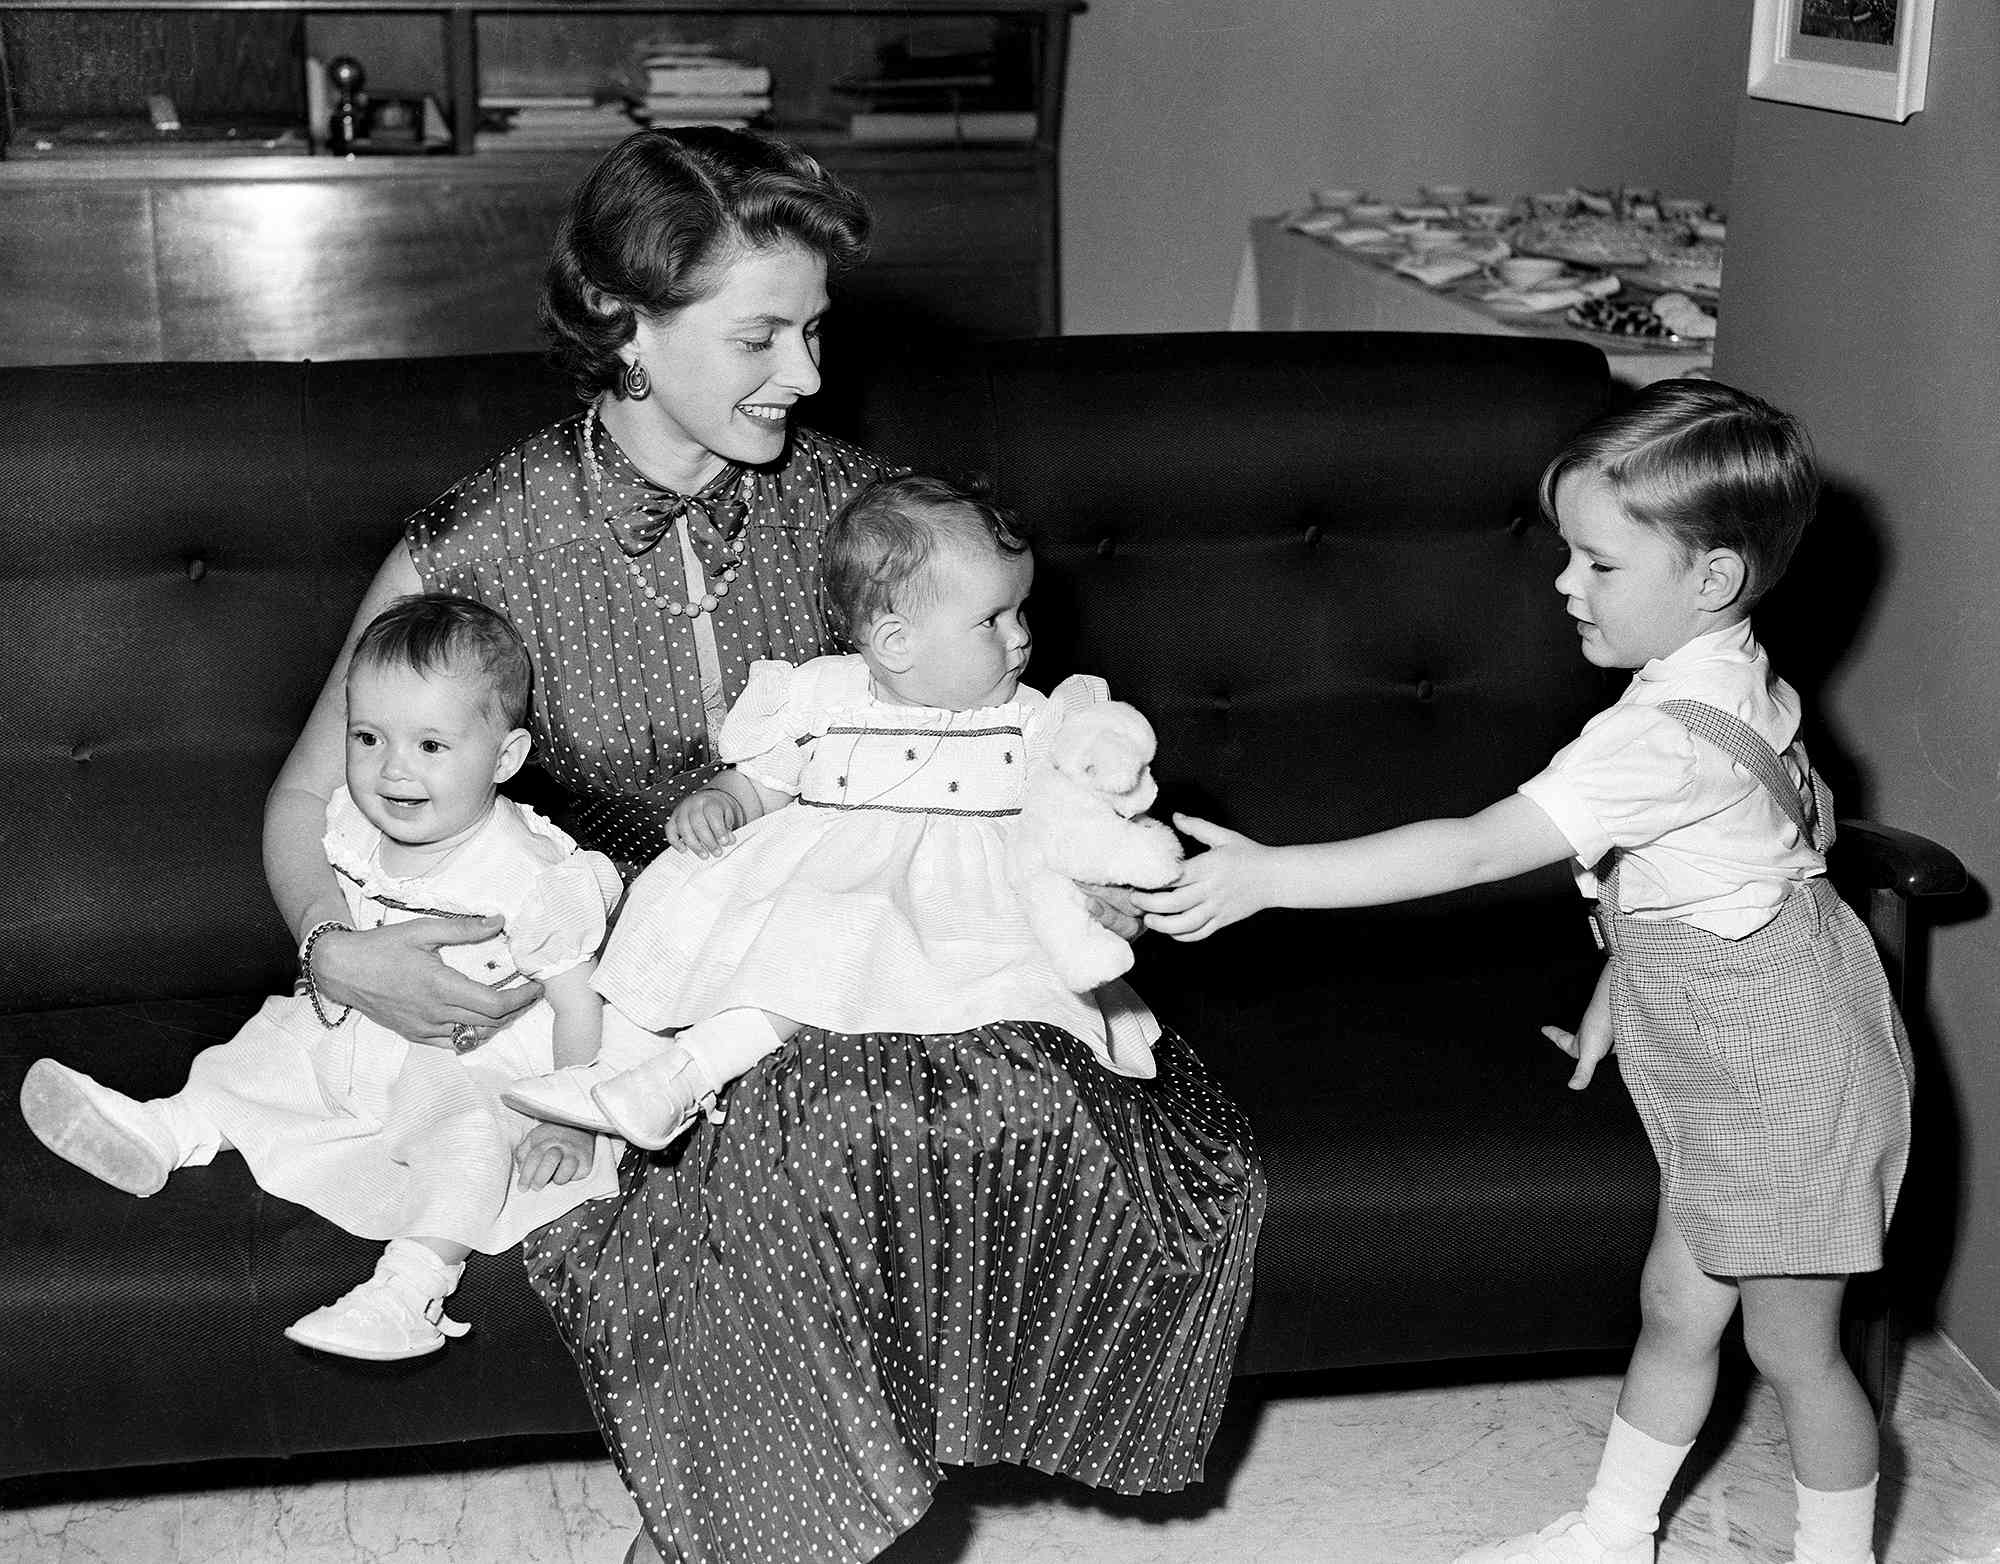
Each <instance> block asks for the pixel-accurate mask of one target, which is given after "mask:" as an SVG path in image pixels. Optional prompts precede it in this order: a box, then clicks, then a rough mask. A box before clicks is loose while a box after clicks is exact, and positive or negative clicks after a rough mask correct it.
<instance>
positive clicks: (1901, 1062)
mask: <svg viewBox="0 0 2000 1564" xmlns="http://www.w3.org/2000/svg"><path fill="white" fill-rule="evenodd" d="M1601 922H1602V924H1603V926H1604V927H1605V932H1606V938H1607V942H1608V944H1609V945H1610V947H1611V966H1612V989H1611V1013H1612V1026H1613V1029H1614V1034H1615V1036H1616V1037H1617V1039H1618V1061H1619V1069H1620V1072H1621V1074H1622V1075H1623V1077H1624V1080H1625V1084H1626V1088H1627V1089H1628V1090H1629V1091H1630V1092H1631V1094H1632V1101H1633V1103H1634V1104H1635V1105H1636V1106H1637V1108H1638V1110H1639V1117H1640V1119H1641V1120H1642V1121H1643V1122H1644V1124H1645V1126H1646V1134H1647V1137H1648V1138H1649V1139H1650V1140H1651V1142H1652V1146H1653V1153H1654V1155H1655V1156H1656V1157H1657V1158H1658V1159H1659V1163H1660V1175H1661V1195H1662V1199H1663V1201H1664V1203H1665V1205H1666V1208H1667V1211H1668V1213H1669V1214H1670V1215H1671V1216H1672V1218H1673V1220H1674V1224H1675V1226H1676V1227H1677V1228H1678V1229H1679V1231H1680V1234H1681V1236H1682V1238H1684V1239H1685V1240H1686V1241H1687V1246H1688V1250H1689V1252H1690V1253H1691V1254H1692V1255H1693V1256H1694V1258H1695V1263H1696V1264H1698V1265H1699V1266H1700V1267H1701V1268H1702V1269H1703V1270H1704V1271H1707V1272H1709V1273H1710V1274H1712V1275H1717V1276H1804V1275H1848V1274H1852V1273H1856V1272H1862V1271H1873V1270H1878V1269H1880V1267H1881V1264H1882V1246H1883V1238H1884V1235H1885V1234H1886V1232H1887V1230H1888V1226H1889V1219H1890V1217H1891V1216H1892V1215H1893V1214H1894V1212H1895V1208H1896V1196H1897V1193H1898V1192H1899V1190H1900V1189H1901V1186H1902V1181H1903V1172H1904V1168H1905V1165H1906V1163H1907V1161H1908V1157H1909V1143H1910V1086H1911V1078H1912V1065H1911V1056H1910V1044H1909V1039H1908V1037H1907V1036H1906V1035H1905V1034H1904V1030H1903V1022H1902V1018H1901V1017H1900V1016H1899V1015H1898V1014H1897V1013H1896V1007H1895V1002H1894V1000H1893V999H1892V997H1891V996H1890V993H1889V986H1888V983H1887V981H1886V980H1885V979H1884V977H1883V974H1882V964H1881V961H1880V959H1879V958H1878V957H1877V956H1876V954H1875V947H1874V944H1873V942H1872V941H1871V940H1870V939H1869V936H1868V931H1867V930H1866V929H1865V928H1863V927H1862V925H1861V921H1860V919H1858V918H1856V917H1855V916H1854V914H1853V912H1852V911H1851V910H1850V909H1849V908H1848V906H1847V904H1846V903H1845V902H1843V901H1842V900H1841V899H1840V897H1839V895H1838V894H1837V893H1836V892H1835V891H1834V889H1833V887H1832V886H1831V885H1829V884H1828V883H1827V882H1826V880H1825V879H1824V878H1818V879H1813V880H1808V881H1806V882H1805V883H1804V884H1802V885H1800V886H1799V887H1798V888H1797V889H1795V890H1794V891H1793V892H1792V893H1791V895H1790V896H1788V897H1787V898H1786V900H1785V902H1784V904H1783V905H1782V906H1781V907H1780V909H1779V911H1778V915H1777V916H1776V917H1775V918H1773V919H1772V921H1771V922H1770V923H1768V924H1766V925H1765V926H1764V927H1763V928H1761V929H1759V930H1758V931H1757V932H1756V933H1754V934H1751V935H1749V936H1747V937H1746V938H1743V939H1740V940H1727V939H1723V938H1721V937H1720V936H1718V935H1714V934H1710V933H1708V932H1707V931H1706V930H1704V929H1698V928H1695V927H1693V926H1692V925H1690V924H1686V923H1681V922H1678V921H1675V920H1671V919H1669V920H1665V921H1658V922H1647V921H1642V920H1640V919H1637V918H1632V917H1622V916H1614V917H1608V918H1604V919H1602V920H1601Z"/></svg>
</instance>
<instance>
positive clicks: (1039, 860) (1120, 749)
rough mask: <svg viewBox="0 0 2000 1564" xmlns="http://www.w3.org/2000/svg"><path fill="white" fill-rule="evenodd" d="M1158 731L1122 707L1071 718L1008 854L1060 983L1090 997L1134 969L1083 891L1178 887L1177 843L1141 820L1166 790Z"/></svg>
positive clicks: (1038, 768)
mask: <svg viewBox="0 0 2000 1564" xmlns="http://www.w3.org/2000/svg"><path fill="white" fill-rule="evenodd" d="M1154 746H1155V740H1154V738H1153V727H1152V724H1151V723H1149V722H1147V721H1146V719H1145V718H1144V717H1143V716H1141V715H1140V713H1139V712H1138V710H1137V709H1136V708H1134V707H1131V706H1128V705H1126V704H1125V703H1124V702H1123V701H1100V702H1098V703H1097V704H1095V705H1092V706H1087V707H1085V708H1083V709H1082V710H1080V711H1072V712H1071V713H1069V715H1067V716H1066V717H1065V718H1064V719H1063V721H1062V724H1061V726H1060V727H1058V728H1057V729H1056V731H1055V733H1054V735H1053V737H1052V738H1051V740H1050V742H1049V745H1048V748H1047V752H1046V754H1045V755H1044V756H1043V757H1042V758H1040V759H1038V760H1037V761H1036V762H1035V764H1034V765H1033V767H1032V768H1031V769H1030V770H1029V772H1028V776H1027V778H1026V780H1025V782H1024V784H1023V791H1022V798H1021V816H1020V819H1019V820H1018V821H1016V822H1015V828H1014V833H1013V837H1012V841H1011V843H1010V846H1009V855H1010V859H1011V862H1010V864H1009V867H1010V869H1011V870H1012V874H1013V880H1014V889H1015V892H1016V894H1018V895H1019V896H1020V898H1021V905H1022V907H1023V909H1024V910H1025V912H1026V913H1027V918H1028V925H1029V927H1030V928H1032V929H1033V930H1034V932H1035V937H1036V938H1037V939H1039V940H1040V941H1041V943H1042V946H1043V948H1044V949H1045V950H1047V951H1048V953H1049V959H1050V961H1051V962H1053V963H1054V965H1055V969H1056V975H1057V976H1058V977H1060V978H1061V979H1062V980H1063V982H1064V983H1066V984H1067V985H1068V986H1069V987H1070V988H1072V989H1075V990H1076V991H1077V992H1078V993H1084V992H1087V991H1089V990H1090V989H1093V988H1096V987H1097V986H1098V985H1099V984H1101V983H1108V982H1110V981H1111V979H1113V978H1115V977H1118V976H1120V975H1121V974H1122V973H1124V972H1125V971H1126V970H1127V969H1128V968H1129V967H1130V966H1131V965H1132V947H1131V945H1130V944H1128V943H1127V942H1126V941H1125V940H1122V939H1120V938H1119V937H1118V936H1117V935H1116V934H1113V933H1112V932H1111V931H1110V930H1109V929H1107V928H1105V927H1104V926H1103V925H1101V924H1100V923H1098V921H1097V920H1096V919H1095V918H1094V917H1092V916H1091V912H1090V904H1089V902H1088V901H1087V900H1086V898H1085V896H1084V893H1083V892H1082V890H1080V889H1079V888H1078V885H1077V882H1078V881H1084V882H1086V883H1090V884H1097V885H1133V886H1138V887H1141V888H1142V889H1147V890H1152V889H1157V888H1158V887H1160V886H1163V885H1170V884H1172V883H1173V881H1174V880H1175V879H1176V878H1178V876H1179V874H1180V867H1181V848H1180V842H1179V840H1178V839H1177V838H1176V837H1175V836H1174V833H1173V832H1172V831H1170V830H1168V829H1167V827H1166V826H1164V825H1162V824H1161V823H1160V822H1159V821H1157V820H1150V819H1143V818H1140V816H1141V815H1142V814H1143V812H1144V811H1145V810H1146V808H1147V807H1148V806H1149V805H1151V803H1152V802H1153V798H1154V796H1155V795H1156V794H1157V793H1158V791H1159V789H1158V788H1157V787H1156V786H1155V785H1154V782H1153V774H1152V772H1151V770H1150V769H1148V768H1149V763H1150V762H1151V761H1152V758H1153V750H1154Z"/></svg>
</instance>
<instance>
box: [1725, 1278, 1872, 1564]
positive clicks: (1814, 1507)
mask: <svg viewBox="0 0 2000 1564" xmlns="http://www.w3.org/2000/svg"><path fill="white" fill-rule="evenodd" d="M1742 1286H1743V1343H1744V1345H1745V1346H1746V1347H1748V1348H1749V1350H1750V1361H1751V1362H1752V1363H1754V1364H1756V1366H1757V1372H1758V1373H1760V1374H1762V1375H1763V1376H1764V1378H1765V1379H1767V1380H1769V1381H1770V1383H1771V1387H1772V1389H1774V1390H1775V1391H1777V1393H1778V1406H1779V1407H1780V1409H1781V1410H1782V1411H1783V1412H1784V1415H1785V1434H1786V1437H1787V1438H1788V1439H1789V1440H1790V1441H1791V1446H1792V1472H1793V1475H1794V1477H1795V1478H1796V1488H1797V1492H1798V1501H1799V1522H1798V1533H1797V1536H1796V1538H1795V1540H1794V1542H1793V1549H1792V1551H1793V1554H1794V1557H1795V1558H1796V1559H1797V1560H1798V1564H1866V1561H1867V1560H1869V1559H1870V1558H1872V1557H1873V1552H1872V1548H1873V1545H1874V1532H1875V1472H1876V1462H1877V1456H1878V1451H1877V1446H1876V1432H1875V1412H1874V1409H1873V1408H1872V1407H1871V1406H1870V1405H1869V1404H1868V1396H1867V1394H1866V1393H1865V1392H1864V1391H1863V1390H1862V1388H1861V1385H1860V1383H1859V1382H1858V1381H1857V1380H1856V1379H1855V1377H1854V1373H1853V1370H1851V1369H1850V1368H1849V1367H1848V1365H1847V1360H1846V1359H1845V1358H1844V1357H1842V1356H1841V1351H1840V1301H1841V1297H1842V1295H1843V1293H1844V1292H1845V1290H1846V1286H1847V1278H1846V1277H1844V1276H1746V1277H1744V1278H1743V1282H1742Z"/></svg>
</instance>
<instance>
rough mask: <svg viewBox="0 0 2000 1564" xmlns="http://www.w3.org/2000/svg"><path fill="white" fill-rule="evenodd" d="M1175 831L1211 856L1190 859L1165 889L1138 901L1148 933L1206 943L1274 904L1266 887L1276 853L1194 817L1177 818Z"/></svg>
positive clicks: (1135, 898)
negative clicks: (1273, 854) (1178, 875)
mask: <svg viewBox="0 0 2000 1564" xmlns="http://www.w3.org/2000/svg"><path fill="white" fill-rule="evenodd" d="M1174 827H1175V829H1176V830H1178V831H1180V832H1182V833H1183V834H1184V835H1187V836H1191V837H1193V838H1194V839H1195V840H1196V841H1197V842H1200V843H1201V844H1202V845H1203V846H1205V847H1206V848H1207V849H1208V851H1207V852H1205V853H1196V854H1195V855H1194V856H1193V857H1192V858H1190V859H1188V860H1187V862H1186V863H1185V864H1184V865H1182V867H1181V877H1180V878H1179V879H1178V880H1176V881H1175V882H1174V883H1173V884H1172V885H1169V886H1168V887H1167V888H1166V889H1165V890H1163V891H1139V892H1137V893H1136V894H1135V895H1134V896H1133V898H1132V901H1133V904H1134V905H1135V906H1137V907H1138V909H1139V910H1140V911H1141V912H1143V913H1144V914H1145V916H1146V927H1147V928H1149V929H1157V930H1158V931H1159V932H1160V933H1162V934H1171V935H1172V936H1173V937H1174V938H1175V939H1178V940H1197V939H1206V938H1207V937H1208V936H1209V935H1211V934H1213V933H1214V932H1215V931H1216V930H1217V929H1223V928H1227V927H1228V926H1229V925H1230V924H1232V923H1235V922H1238V921H1240V920H1241V919H1244V918H1247V917H1249V916H1250V914H1251V913H1253V912H1261V911H1263V910H1264V909H1265V908H1266V907H1268V906H1270V905H1271V898H1270V895H1269V893H1268V892H1267V890H1266V888H1265V870H1266V868H1267V865H1268V862H1269V859H1270V855H1271V849H1270V848H1268V847H1266V846H1264V845H1263V844H1262V843H1261V842H1253V841H1251V840H1250V838H1249V837H1247V836H1240V835H1238V834H1237V833H1236V832H1234V831H1227V830H1224V829H1223V828H1222V827H1221V826H1219V825H1211V824H1210V823H1209V822H1208V821H1206V820H1197V819H1195V818H1194V817H1193V816H1192V815H1175V816H1174Z"/></svg>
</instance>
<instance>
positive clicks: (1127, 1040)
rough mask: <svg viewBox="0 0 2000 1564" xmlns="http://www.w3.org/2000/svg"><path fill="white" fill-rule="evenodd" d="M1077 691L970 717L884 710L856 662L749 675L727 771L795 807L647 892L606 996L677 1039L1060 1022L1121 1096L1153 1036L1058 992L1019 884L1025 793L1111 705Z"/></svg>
mask: <svg viewBox="0 0 2000 1564" xmlns="http://www.w3.org/2000/svg"><path fill="white" fill-rule="evenodd" d="M1105 694H1106V691H1105V687H1104V682H1103V681H1102V680H1101V679H1095V678H1089V677H1084V676H1078V677H1076V678H1073V679H1067V680H1065V681H1064V682H1063V683H1062V684H1061V685H1058V686H1057V688H1056V690H1055V692H1054V695H1053V696H1052V697H1051V696H1044V695H1042V694H1041V693H1040V692H1039V691H1037V690H1033V689H1030V688H1028V687H1027V686H1025V685H1023V686H1022V687H1021V688H1020V689H1019V690H1018V691H1017V692H1016V694H1015V696H1014V698H1013V699H1012V700H1009V701H1006V702H1004V703H1002V704H1000V705H997V706H983V707H979V708H977V709H974V710H970V711H941V710H938V709H936V708H934V707H911V706H903V705H897V704H893V703H891V702H887V701H884V700H882V699H880V698H879V697H878V696H877V694H876V693H875V691H874V688H873V683H872V679H871V677H870V674H869V671H868V665H867V664H866V663H865V662H863V661H862V659H861V658H859V657H857V656H853V655H852V654H850V655H847V656H842V657H819V658H815V659H813V660H812V661H811V662H808V663H805V664H802V665H800V666H797V667H795V666H793V665H792V664H790V663H786V662H778V661H767V662H758V663H756V664H753V665H752V667H751V670H750V681H749V684H748V686H747V687H746V688H745V690H744V692H743V697H742V699H741V700H739V701H738V702H737V703H736V705H735V706H734V707H733V708H731V710H730V713H729V718H728V720H727V722H725V723H724V724H723V728H722V734H721V739H720V746H719V747H720V752H721V757H722V759H723V760H724V761H726V762H728V763H729V764H731V765H734V766H736V767H737V768H738V769H739V770H741V771H743V772H744V774H745V775H747V776H749V777H751V778H752V779H754V780H755V781H757V782H758V783H760V784H762V785H763V786H764V787H766V788H769V789H771V790H772V791H774V792H779V793H785V794H790V795H793V797H794V798H795V800H796V801H795V802H791V803H788V804H786V805H784V806H783V807H780V808H778V809H775V810H773V811H772V812H770V813H769V814H766V815H763V816H761V817H760V818H758V819H756V820H752V821H750V822H749V823H748V824H747V825H745V826H744V827H742V828H741V829H740V830H739V831H738V832H737V833H736V842H735V845H733V846H732V847H731V848H730V849H729V851H728V852H726V853H723V854H722V855H720V856H718V857H712V858H704V857H700V856H698V855H696V854H694V853H691V852H687V851H685V850H675V851H670V852H667V853H663V854H661V856H660V857H658V858H656V859H654V860H653V862H652V863H651V865H649V866H648V867H647V869H646V870H645V872H644V873H642V874H641V875H640V876H639V878H638V880H637V881H636V882H635V883H634V884H633V887H632V893H631V895H630V897H629V898H627V900H626V903H625V906H624V908H623V910H622V911H621V912H620V914H619V918H618V927H617V929H616V931H615V932H614V933H613V935H612V938H611V941H610V943H609V945H607V946H606V948H605V952H604V960H603V961H602V963H601V964H600V965H599V967H598V971H597V979H596V981H597V986H598V989H599V991H600V992H602V993H603V994H604V996H605V997H606V998H607V999H609V1000H610V1001H611V1003H612V1004H613V1005H614V1006H616V1007H617V1008H618V1009H619V1010H620V1011H621V1012H623V1013H624V1014H625V1015H627V1016H629V1017H631V1018H632V1019H633V1020H635V1021H637V1022H638V1023H639V1024H640V1025H641V1026H644V1027H648V1028H651V1029H652V1030H655V1031H665V1030H668V1029H674V1028H679V1027H684V1026H690V1025H692V1024H693V1023H695V1022H697V1021H701V1020H704V1019H706V1018H707V1017H709V1016H712V1015H715V1014H716V1013H717V1012H718V1011H722V1010H729V1009H735V1008H738V1007H742V1006H752V1007H755V1008H758V1009H762V1010H768V1011H772V1012H774V1013H776V1014H778V1015H782V1016H785V1017H787V1018H789V1019H791V1020H794V1021H799V1022H803V1023H804V1024H806V1025H809V1026H818V1027H824V1028H826V1029H827V1030H829V1031H834V1032H862V1031H898V1032H960V1031H964V1030H966V1029H967V1028H969V1027H974V1026H978V1025H981V1024H983V1023H985V1022H988V1021H992V1020H994V1019H996V1018H1001V1017H1006V1018H1009V1019H1013V1020H1021V1021H1046V1022H1048V1023H1050V1024H1051V1025H1054V1026H1059V1027H1061V1028H1062V1029H1063V1030H1064V1031H1067V1032H1070V1033H1073V1034H1075V1035H1076V1036H1077V1037H1079V1038H1082V1039H1083V1040H1084V1041H1085V1042H1086V1043H1087V1044H1089V1045H1090V1046H1091V1049H1092V1051H1093V1052H1094V1053H1095V1054H1097V1056H1098V1059H1099V1062H1100V1063H1102V1064H1103V1065H1104V1066H1105V1067H1106V1068H1107V1069H1113V1070H1116V1071H1118V1073H1120V1074H1123V1075H1138V1076H1151V1075H1152V1074H1153V1073H1154V1066H1153V1060H1152V1054H1151V1048H1150V1044H1151V1042H1152V1040H1153V1038H1154V1037H1156V1036H1157V1035H1158V1026H1157V1024H1152V1023H1151V1018H1150V1016H1149V1015H1147V1014H1146V1013H1145V1012H1144V1010H1143V1007H1141V1006H1139V1004H1138V1002H1137V999H1136V996H1133V995H1132V994H1131V991H1130V989H1129V988H1126V987H1125V985H1123V984H1119V985H1116V986H1115V987H1107V990H1106V993H1105V1002H1104V1003H1103V1004H1100V1001H1099V997H1098V995H1097V994H1096V993H1078V992H1076V991H1075V990H1073V989H1071V988H1069V987H1068V986H1066V985H1065V984H1064V983H1063V982H1062V980H1061V979H1060V978H1058V977H1057V976H1056V973H1055V969H1054V967H1053V965H1052V964H1051V962H1050V960H1049V957H1048V953H1047V952H1046V951H1045V950H1044V949H1043V948H1042V945H1041V942H1040V941H1039V940H1038V939H1037V938H1036V937H1035V934H1034V932H1033V930H1032V929H1031V928H1030V927H1029V925H1028V921H1027V917H1026V915H1025V913H1024V912H1023V910H1022V907H1021V903H1020V900H1019V898H1018V897H1017V896H1016V894H1015V891H1014V886H1013V883H1012V880H1011V877H1010V876H1009V874H1008V869H1007V843H1008V839H1009V837H1010V836H1011V834H1012V832H1013V829H1014V826H1015V823H1016V821H1017V819H1018V817H1019V815H1020V812H1021V791H1022V780H1023V778H1024V777H1025V776H1026V774H1027V771H1028V768H1029V765H1030V764H1031V762H1033V761H1034V760H1035V759H1037V758H1038V757H1040V756H1041V755H1042V754H1043V753H1044V752H1045V750H1046V747H1047V743H1048V735H1049V733H1050V732H1051V731H1052V730H1053V728H1054V727H1055V726H1056V725H1057V724H1059V723H1060V721H1061V719H1062V717H1063V715H1064V713H1065V712H1067V711H1069V710H1076V709H1081V708H1083V707H1085V706H1088V705H1090V704H1092V703H1093V702H1096V701H1099V700H1102V699H1104V698H1105Z"/></svg>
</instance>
